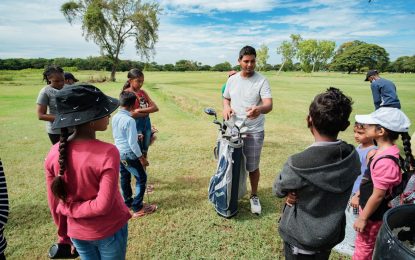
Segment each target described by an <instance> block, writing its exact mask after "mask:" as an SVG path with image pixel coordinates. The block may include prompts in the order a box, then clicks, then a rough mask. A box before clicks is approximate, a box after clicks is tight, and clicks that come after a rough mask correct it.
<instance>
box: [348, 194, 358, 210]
mask: <svg viewBox="0 0 415 260" xmlns="http://www.w3.org/2000/svg"><path fill="white" fill-rule="evenodd" d="M350 206H352V207H353V208H355V209H357V208H359V195H357V194H355V195H353V197H352V199H351V200H350Z"/></svg>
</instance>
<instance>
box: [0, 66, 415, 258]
mask: <svg viewBox="0 0 415 260" xmlns="http://www.w3.org/2000/svg"><path fill="white" fill-rule="evenodd" d="M41 73H42V72H41V71H40V70H25V71H0V124H1V127H0V140H1V144H0V157H1V159H2V161H3V165H4V170H5V173H6V178H7V184H8V190H9V197H10V206H11V208H10V217H9V222H8V223H7V226H6V231H5V234H6V237H7V240H8V247H7V250H6V256H7V258H8V259H46V253H47V250H48V248H49V246H50V245H51V244H52V243H53V242H55V240H56V228H55V226H54V224H53V222H52V218H51V216H50V213H49V209H48V206H47V201H46V187H45V177H44V171H43V162H44V159H45V156H46V154H47V152H48V151H49V148H50V142H49V139H48V137H47V134H46V132H45V126H44V125H45V123H44V122H43V121H39V120H38V119H37V115H36V110H35V109H36V105H35V101H36V98H37V95H38V92H39V90H40V89H41V88H42V87H43V86H44V83H43V82H42V81H41V79H42V76H41ZM74 74H75V75H76V77H77V78H79V79H80V80H81V81H87V80H88V79H89V78H90V76H92V75H94V76H97V75H107V76H108V75H109V74H108V73H105V72H95V71H80V72H75V73H74ZM126 74H127V73H126V72H121V73H117V79H118V82H116V83H98V84H95V85H96V86H97V87H99V88H100V89H101V90H103V91H104V92H105V93H106V94H107V95H111V96H114V97H117V96H118V93H119V92H120V89H121V87H122V85H123V83H124V80H125V79H126ZM264 74H265V76H267V78H268V80H269V81H270V84H271V87H272V94H273V97H274V109H273V111H272V112H271V113H270V114H268V115H267V116H266V126H265V127H266V133H265V144H264V148H263V151H262V160H261V180H260V185H259V186H260V187H259V197H260V199H261V204H262V207H263V214H262V215H261V216H259V217H258V216H255V215H252V214H251V213H250V207H249V200H248V196H246V197H245V198H244V199H243V200H241V201H240V203H239V206H240V210H239V213H238V215H237V216H236V217H235V218H233V219H230V220H226V219H223V218H221V217H219V216H218V215H217V214H216V213H215V211H214V209H213V207H212V205H211V204H210V202H209V201H208V200H207V188H208V183H209V179H210V177H211V175H212V174H213V173H214V171H215V168H216V161H215V160H214V158H213V153H212V150H213V146H214V143H215V139H216V135H217V132H216V126H215V125H214V124H212V120H213V118H212V117H210V116H207V115H205V114H204V113H203V109H204V108H205V107H213V108H216V109H217V111H218V114H219V115H220V113H221V110H222V105H221V94H220V88H221V86H222V84H223V83H224V81H226V77H227V75H226V73H225V72H223V73H219V72H184V73H179V72H145V83H144V89H145V90H146V91H147V92H148V93H149V95H150V96H151V98H152V99H153V100H154V101H155V102H156V103H157V105H158V106H159V108H160V111H159V112H158V113H155V114H154V115H151V120H152V122H153V124H154V125H155V126H156V127H157V128H158V129H159V131H160V132H159V133H158V134H157V137H158V140H157V141H156V142H155V144H154V145H153V146H151V147H150V151H149V162H150V166H149V167H148V181H149V183H152V184H154V186H155V191H154V193H153V194H151V195H150V196H149V197H148V196H147V195H146V196H145V202H149V201H150V202H152V203H153V202H154V203H157V204H158V206H159V210H158V211H157V212H156V213H155V214H153V215H149V216H146V217H144V218H141V219H132V220H131V221H130V222H129V237H128V249H127V259H149V258H152V259H200V258H204V259H206V258H207V259H213V258H215V259H232V258H242V259H282V254H283V251H282V241H281V239H280V238H279V236H278V232H277V225H278V224H277V220H278V218H279V216H280V212H281V208H282V205H283V201H282V200H279V199H276V198H274V197H273V196H272V192H271V187H272V183H273V181H274V179H275V177H276V175H277V174H278V172H279V170H280V169H281V167H282V164H283V163H284V162H285V160H286V159H287V157H288V156H289V155H290V154H293V153H296V152H299V151H301V150H302V149H304V148H305V147H307V146H308V145H309V144H310V143H311V142H312V141H313V139H312V136H311V134H310V133H309V130H308V129H307V128H306V123H305V117H306V116H307V112H308V106H309V104H310V102H311V100H312V98H313V97H314V96H315V95H316V94H317V93H320V92H322V91H324V90H325V89H326V88H328V87H330V86H335V87H338V88H340V89H341V90H343V91H344V92H345V93H346V94H347V95H349V96H351V97H352V98H353V100H354V102H355V104H354V106H353V112H352V116H351V122H352V124H353V123H354V115H355V114H356V113H369V112H371V111H372V110H373V109H374V107H373V103H372V96H371V92H370V87H369V83H367V82H364V81H363V79H364V75H363V74H359V75H347V74H341V73H314V74H312V75H311V74H303V73H301V72H298V73H294V72H293V73H282V74H280V75H276V73H275V72H267V73H264ZM381 76H383V77H385V78H388V79H391V80H393V81H394V82H395V84H396V85H397V88H398V94H399V97H400V99H401V104H402V107H403V110H404V111H405V112H406V113H407V115H408V116H409V118H410V119H411V120H412V121H415V104H414V98H415V75H411V74H382V75H381ZM414 129H415V127H413V126H412V127H411V131H410V133H411V134H412V133H413V131H414ZM98 138H99V139H101V140H105V141H107V142H110V143H112V142H113V140H112V134H111V128H110V127H109V129H108V130H107V131H106V132H100V133H98ZM340 138H341V139H343V140H346V141H348V142H352V143H354V139H353V129H352V127H349V128H348V129H347V131H346V132H344V133H341V135H340ZM399 143H401V142H400V141H399ZM248 187H249V185H248ZM300 199H301V198H300ZM321 210H324V209H321ZM321 228H324V227H321ZM331 256H332V259H348V258H347V257H344V256H341V255H339V254H336V253H332V255H331Z"/></svg>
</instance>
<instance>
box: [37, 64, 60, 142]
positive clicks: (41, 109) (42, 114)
mask: <svg viewBox="0 0 415 260" xmlns="http://www.w3.org/2000/svg"><path fill="white" fill-rule="evenodd" d="M43 80H45V81H46V83H47V84H48V85H47V86H45V87H44V88H42V89H41V90H40V92H39V96H38V98H37V101H36V103H37V115H38V118H39V120H44V121H46V131H47V133H48V135H49V139H50V141H51V143H52V144H56V143H57V142H59V138H60V130H59V129H52V122H53V120H55V114H56V100H55V96H56V93H58V91H59V90H60V89H62V88H63V86H64V84H65V78H64V73H63V69H61V68H60V67H58V66H55V65H52V66H48V67H47V68H46V69H45V70H44V72H43Z"/></svg>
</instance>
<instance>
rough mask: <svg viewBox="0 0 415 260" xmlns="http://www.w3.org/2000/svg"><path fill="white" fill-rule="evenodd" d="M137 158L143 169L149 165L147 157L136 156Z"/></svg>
mask: <svg viewBox="0 0 415 260" xmlns="http://www.w3.org/2000/svg"><path fill="white" fill-rule="evenodd" d="M138 160H139V161H140V163H141V165H142V166H143V168H144V169H145V168H146V167H147V166H148V165H149V163H148V161H147V159H146V158H145V157H144V156H141V157H140V158H138Z"/></svg>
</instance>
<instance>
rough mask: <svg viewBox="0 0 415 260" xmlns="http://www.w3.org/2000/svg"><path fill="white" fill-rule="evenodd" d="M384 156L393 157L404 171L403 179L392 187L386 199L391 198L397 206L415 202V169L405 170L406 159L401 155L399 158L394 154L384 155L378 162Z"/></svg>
mask: <svg viewBox="0 0 415 260" xmlns="http://www.w3.org/2000/svg"><path fill="white" fill-rule="evenodd" d="M383 158H387V159H391V160H392V161H394V162H395V163H396V164H397V165H398V166H399V169H401V172H402V181H401V182H400V183H399V184H398V185H396V186H394V187H393V188H392V191H391V192H390V193H389V194H388V195H387V196H386V199H389V200H390V205H391V207H395V206H398V205H403V204H410V203H415V175H414V170H409V171H407V170H405V167H403V165H404V159H403V158H402V157H401V156H400V155H399V159H398V158H396V157H395V156H392V155H384V156H382V157H380V158H379V159H377V160H376V161H375V162H374V164H373V167H375V165H376V163H377V162H378V161H379V160H380V159H383Z"/></svg>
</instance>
